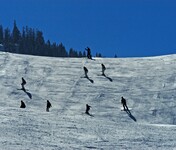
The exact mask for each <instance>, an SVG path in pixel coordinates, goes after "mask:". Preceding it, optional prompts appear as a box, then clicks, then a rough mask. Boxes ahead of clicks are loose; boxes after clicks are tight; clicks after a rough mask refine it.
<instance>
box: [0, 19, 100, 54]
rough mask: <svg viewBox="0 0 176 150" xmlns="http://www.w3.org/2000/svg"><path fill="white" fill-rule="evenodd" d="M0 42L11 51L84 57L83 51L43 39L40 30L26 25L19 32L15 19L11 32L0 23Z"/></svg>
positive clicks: (6, 49)
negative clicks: (66, 47) (67, 48)
mask: <svg viewBox="0 0 176 150" xmlns="http://www.w3.org/2000/svg"><path fill="white" fill-rule="evenodd" d="M0 44H2V45H3V47H4V51H6V52H11V53H18V54H29V55H38V56H51V57H86V52H85V51H83V52H81V51H76V50H74V49H73V48H70V50H69V51H67V50H66V49H65V47H64V45H63V44H62V43H60V44H57V43H55V42H54V43H51V42H50V40H47V41H45V39H44V37H43V32H42V31H40V30H35V29H33V28H29V27H28V26H26V27H23V29H22V32H20V30H19V29H18V27H17V25H16V21H14V25H13V30H12V32H11V31H10V29H9V28H6V29H3V26H2V25H0ZM96 56H97V57H101V54H100V53H96Z"/></svg>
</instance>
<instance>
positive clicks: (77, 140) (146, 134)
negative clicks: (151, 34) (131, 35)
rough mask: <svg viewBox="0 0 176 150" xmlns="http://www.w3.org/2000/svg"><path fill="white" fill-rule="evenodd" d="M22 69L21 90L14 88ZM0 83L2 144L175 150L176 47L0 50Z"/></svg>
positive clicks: (16, 148) (5, 147)
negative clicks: (126, 54) (52, 54)
mask: <svg viewBox="0 0 176 150" xmlns="http://www.w3.org/2000/svg"><path fill="white" fill-rule="evenodd" d="M101 63H103V64H104V65H105V66H106V68H107V70H106V71H105V74H106V75H107V77H103V76H101ZM83 66H86V67H87V68H88V69H89V72H88V76H89V78H90V79H92V80H93V81H94V83H91V82H90V81H89V80H88V79H86V78H83V77H84V72H83ZM21 77H24V78H25V79H26V81H27V85H26V88H27V89H28V91H27V93H25V92H23V91H21V90H17V89H18V88H21V85H20V84H21ZM110 79H112V82H111V81H110ZM0 91H1V94H0V96H1V100H0V149H1V150H27V149H28V150H41V149H46V150H60V149H64V150H72V149H83V150H84V149H85V150H86V149H101V150H130V149H134V150H137V149H138V150H150V149H153V150H156V149H158V150H166V149H167V150H176V134H175V132H176V55H168V56H160V57H148V58H116V59H115V58H111V59H108V58H104V59H103V58H96V60H95V61H94V60H87V59H86V58H81V59H76V58H72V59H71V58H49V57H36V56H27V55H17V54H10V53H4V52H0ZM121 96H123V97H124V98H126V99H127V104H128V106H129V107H130V108H131V115H130V114H127V113H126V112H125V111H121V104H120V99H121ZM21 100H23V101H24V102H25V103H26V105H27V107H26V108H25V109H21V108H19V107H20V101H21ZM47 100H50V102H51V104H52V106H53V107H52V108H51V109H50V112H46V111H45V110H46V101H47ZM86 104H89V105H91V106H92V108H91V110H90V113H91V114H93V115H94V117H90V116H88V115H86V114H84V112H85V105H86Z"/></svg>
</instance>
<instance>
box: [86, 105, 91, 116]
mask: <svg viewBox="0 0 176 150" xmlns="http://www.w3.org/2000/svg"><path fill="white" fill-rule="evenodd" d="M90 107H91V106H89V105H88V104H86V112H85V113H86V114H88V115H90V113H89V110H90Z"/></svg>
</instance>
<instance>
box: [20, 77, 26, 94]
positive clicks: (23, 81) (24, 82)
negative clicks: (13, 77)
mask: <svg viewBox="0 0 176 150" xmlns="http://www.w3.org/2000/svg"><path fill="white" fill-rule="evenodd" d="M21 79H22V83H21V86H22V88H21V89H22V90H23V91H25V92H26V89H25V88H24V85H25V84H26V81H25V80H24V78H23V77H22V78H21Z"/></svg>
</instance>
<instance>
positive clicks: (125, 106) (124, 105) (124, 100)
mask: <svg viewBox="0 0 176 150" xmlns="http://www.w3.org/2000/svg"><path fill="white" fill-rule="evenodd" d="M121 103H122V105H123V108H124V110H125V111H128V110H129V109H128V106H127V104H126V99H124V98H123V97H121Z"/></svg>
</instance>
